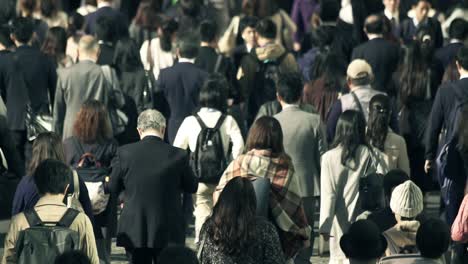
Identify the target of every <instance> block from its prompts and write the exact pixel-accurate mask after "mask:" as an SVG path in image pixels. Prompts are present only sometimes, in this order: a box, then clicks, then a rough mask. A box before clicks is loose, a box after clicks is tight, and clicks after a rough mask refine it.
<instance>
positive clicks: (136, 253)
mask: <svg viewBox="0 0 468 264" xmlns="http://www.w3.org/2000/svg"><path fill="white" fill-rule="evenodd" d="M125 252H126V254H127V258H128V261H129V263H131V264H152V263H154V264H157V263H158V257H159V253H161V249H158V248H133V249H127V248H126V249H125Z"/></svg>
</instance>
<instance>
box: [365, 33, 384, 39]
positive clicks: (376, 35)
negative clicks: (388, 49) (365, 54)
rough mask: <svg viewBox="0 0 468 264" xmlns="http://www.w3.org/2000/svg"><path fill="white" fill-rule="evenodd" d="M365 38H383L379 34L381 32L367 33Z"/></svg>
mask: <svg viewBox="0 0 468 264" xmlns="http://www.w3.org/2000/svg"><path fill="white" fill-rule="evenodd" d="M367 38H369V40H373V39H376V38H383V35H381V34H367Z"/></svg>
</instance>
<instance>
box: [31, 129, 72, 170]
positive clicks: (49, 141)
mask: <svg viewBox="0 0 468 264" xmlns="http://www.w3.org/2000/svg"><path fill="white" fill-rule="evenodd" d="M46 159H55V160H59V161H63V162H65V153H64V149H63V144H62V138H61V137H60V136H59V135H57V134H55V133H54V132H45V133H41V134H39V135H38V136H37V138H36V139H35V140H34V142H33V145H32V156H31V161H30V162H29V168H28V175H33V173H34V171H35V170H36V168H37V166H39V163H41V162H42V161H43V160H46Z"/></svg>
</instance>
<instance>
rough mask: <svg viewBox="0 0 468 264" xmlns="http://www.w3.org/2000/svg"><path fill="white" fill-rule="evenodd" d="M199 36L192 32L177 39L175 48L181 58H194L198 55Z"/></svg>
mask: <svg viewBox="0 0 468 264" xmlns="http://www.w3.org/2000/svg"><path fill="white" fill-rule="evenodd" d="M199 42H200V41H199V38H198V36H196V35H194V34H185V35H184V36H179V38H178V39H177V48H178V49H179V55H180V56H181V57H182V58H187V59H194V58H195V57H197V55H198V47H199Z"/></svg>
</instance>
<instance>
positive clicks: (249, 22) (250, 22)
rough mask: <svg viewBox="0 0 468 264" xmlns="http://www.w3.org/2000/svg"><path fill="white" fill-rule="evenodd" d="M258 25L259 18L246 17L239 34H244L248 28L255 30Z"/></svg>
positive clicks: (243, 19) (240, 25) (240, 26)
mask: <svg viewBox="0 0 468 264" xmlns="http://www.w3.org/2000/svg"><path fill="white" fill-rule="evenodd" d="M257 23H258V18H257V17H254V16H245V17H243V18H242V19H241V20H240V22H239V34H242V32H244V30H245V29H246V28H248V27H251V28H255V27H256V26H257Z"/></svg>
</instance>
